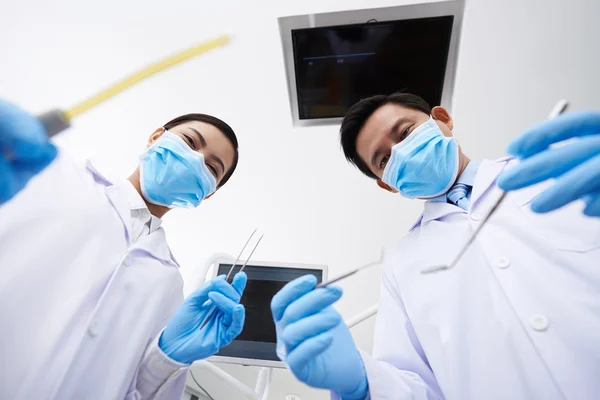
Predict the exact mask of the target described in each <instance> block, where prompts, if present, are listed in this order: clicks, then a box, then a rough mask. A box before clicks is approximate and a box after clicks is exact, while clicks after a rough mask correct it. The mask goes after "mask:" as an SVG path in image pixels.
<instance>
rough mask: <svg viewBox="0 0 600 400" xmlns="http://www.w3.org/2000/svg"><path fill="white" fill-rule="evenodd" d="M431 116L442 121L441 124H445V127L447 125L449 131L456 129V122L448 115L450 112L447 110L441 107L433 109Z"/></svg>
mask: <svg viewBox="0 0 600 400" xmlns="http://www.w3.org/2000/svg"><path fill="white" fill-rule="evenodd" d="M431 116H432V117H433V119H436V120H438V121H440V122H441V123H443V124H444V125H446V126H447V127H448V129H450V130H452V129H454V121H453V120H452V117H451V116H450V114H449V113H448V110H446V109H445V108H444V107H440V106H436V107H433V108H432V109H431Z"/></svg>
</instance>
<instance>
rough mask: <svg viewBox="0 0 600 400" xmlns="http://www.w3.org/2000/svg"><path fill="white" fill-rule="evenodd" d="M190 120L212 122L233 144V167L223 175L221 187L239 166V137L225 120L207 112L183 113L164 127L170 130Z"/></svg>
mask: <svg viewBox="0 0 600 400" xmlns="http://www.w3.org/2000/svg"><path fill="white" fill-rule="evenodd" d="M190 121H200V122H206V123H207V124H211V125H212V126H214V127H215V128H217V129H218V130H220V131H221V132H222V133H223V135H225V137H226V138H227V140H229V142H230V143H231V145H232V146H233V163H232V164H231V168H229V171H225V175H223V179H221V182H220V183H219V187H221V186H223V185H224V184H225V183H226V182H227V181H228V180H229V178H231V175H233V172H234V171H235V168H236V167H237V164H238V158H239V152H238V140H237V137H236V136H235V132H234V131H233V129H231V127H230V126H229V125H227V124H226V123H225V122H224V121H222V120H220V119H219V118H217V117H213V116H212V115H206V114H186V115H182V116H180V117H177V118H175V119H173V120H171V121H169V122H167V123H166V124H164V125H163V128H165V129H166V130H169V129H172V128H174V127H176V126H177V125H181V124H183V123H185V122H190Z"/></svg>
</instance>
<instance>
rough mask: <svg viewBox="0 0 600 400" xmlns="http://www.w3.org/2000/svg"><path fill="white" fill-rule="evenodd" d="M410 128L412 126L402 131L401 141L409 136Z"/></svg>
mask: <svg viewBox="0 0 600 400" xmlns="http://www.w3.org/2000/svg"><path fill="white" fill-rule="evenodd" d="M410 128H412V125H411V126H408V127H406V128H405V129H404V130H403V131H402V135H400V141H403V140H404V139H406V138H407V137H408V134H409V133H410Z"/></svg>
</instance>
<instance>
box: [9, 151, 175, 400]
mask: <svg viewBox="0 0 600 400" xmlns="http://www.w3.org/2000/svg"><path fill="white" fill-rule="evenodd" d="M130 229H131V215H130V208H129V205H128V203H127V199H126V196H125V195H124V194H123V193H121V192H120V191H119V187H118V186H115V185H111V183H110V182H108V181H107V180H106V179H105V178H103V177H102V176H101V175H100V174H99V173H98V172H97V171H96V170H95V169H94V168H93V167H91V166H88V168H87V169H86V168H82V167H80V166H78V165H76V164H75V163H74V162H72V161H71V160H70V159H69V158H68V157H66V156H65V155H63V154H60V155H59V157H58V158H57V159H56V160H55V161H54V162H53V163H52V164H51V165H50V166H49V167H48V168H47V169H46V170H45V171H43V172H42V173H41V174H40V175H39V176H37V177H36V178H34V179H33V180H32V181H31V182H30V184H29V185H28V187H27V188H26V189H25V190H23V191H22V192H21V193H20V194H18V195H17V196H16V197H15V198H14V199H13V200H11V201H10V202H9V203H7V204H5V205H4V206H3V207H0V266H1V269H2V274H0V323H1V324H2V328H1V329H0V360H1V364H0V377H1V378H0V379H1V382H0V398H2V399H33V398H40V399H61V400H63V399H103V400H104V399H123V398H126V399H140V398H164V399H176V398H180V397H181V394H182V392H183V388H184V385H185V377H186V368H185V367H186V366H185V365H182V364H178V363H176V362H174V361H172V360H170V359H169V358H168V357H166V356H165V355H164V354H163V353H162V352H161V351H160V350H159V349H158V347H157V346H156V337H157V335H158V334H159V333H160V332H161V329H162V328H163V327H164V326H165V324H166V322H167V321H168V319H169V318H170V316H171V315H172V314H173V313H174V311H175V309H176V308H177V306H178V305H179V304H180V303H181V301H182V297H183V295H182V287H183V281H182V278H181V275H180V273H179V268H178V265H177V263H176V262H175V260H174V258H173V257H172V255H171V252H170V250H169V248H168V246H167V243H166V240H165V233H164V230H163V229H162V228H159V229H157V230H155V231H153V232H152V233H150V234H149V235H147V236H144V237H141V238H140V239H139V240H138V241H137V242H136V243H135V244H134V245H133V246H130V245H129V243H130V239H129V235H130Z"/></svg>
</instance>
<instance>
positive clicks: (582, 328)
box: [362, 159, 600, 400]
mask: <svg viewBox="0 0 600 400" xmlns="http://www.w3.org/2000/svg"><path fill="white" fill-rule="evenodd" d="M511 162H514V161H511V160H510V159H502V160H498V161H483V162H482V163H481V166H480V167H479V170H478V171H477V175H476V179H475V182H474V186H473V190H472V195H471V202H470V207H469V209H468V210H467V211H465V210H463V209H461V208H459V207H457V206H455V205H452V204H448V203H447V202H435V201H428V202H426V203H425V205H424V211H423V214H422V216H421V217H420V218H419V220H418V221H417V223H416V224H415V226H414V227H413V228H412V229H411V232H410V233H409V235H408V236H407V237H406V238H405V239H404V240H402V242H401V243H400V244H399V245H397V246H394V247H392V248H391V249H388V252H387V254H386V261H385V268H384V272H383V276H382V286H381V299H380V307H379V313H378V316H377V322H376V328H375V343H374V351H373V356H372V357H371V356H369V355H367V354H364V353H362V357H363V360H364V362H365V368H366V372H367V376H368V381H369V394H370V398H371V399H374V400H380V399H386V400H387V399H442V398H446V399H457V400H468V399H486V400H494V399H498V400H508V399H510V400H519V399H522V400H531V399H543V400H552V399H576V400H586V399H597V398H599V396H600V378H599V377H600V220H599V219H593V218H589V217H586V216H585V215H583V214H582V209H583V206H582V204H581V203H573V204H571V205H569V206H566V207H563V208H561V209H559V210H556V211H554V212H551V213H548V214H535V213H533V212H532V211H531V210H530V209H529V203H530V202H531V200H532V199H533V198H534V197H535V196H536V195H537V194H539V193H540V192H541V190H542V189H543V188H544V187H547V185H548V184H549V183H544V184H541V185H537V186H535V187H530V188H525V189H522V190H520V191H516V192H511V193H509V194H508V196H507V197H506V199H505V201H504V203H503V204H502V206H501V207H500V208H499V209H498V210H497V211H496V214H494V216H493V217H492V219H491V220H490V221H489V222H488V224H487V225H486V227H485V228H484V229H483V230H482V231H481V233H480V234H479V236H478V238H477V240H476V241H475V243H473V245H472V246H471V247H470V249H469V250H468V251H467V253H466V254H465V255H464V257H463V258H462V259H461V261H460V262H459V263H458V265H456V267H454V268H452V269H447V270H441V271H437V272H433V273H425V271H426V270H427V267H428V266H432V265H438V264H449V263H450V262H451V261H452V260H453V258H454V257H455V256H456V254H457V252H458V251H459V249H460V248H461V247H462V246H463V245H464V243H465V242H466V240H467V239H468V238H469V237H470V236H471V234H472V233H473V231H474V229H475V228H476V227H477V226H478V225H479V223H480V222H481V220H482V219H483V217H484V216H485V215H487V213H488V212H489V210H490V208H491V207H492V205H493V204H494V202H495V201H496V200H497V199H498V197H499V196H500V194H501V191H500V190H499V189H498V188H497V187H496V184H495V181H496V178H497V176H498V175H499V173H500V172H501V171H502V170H503V169H504V168H506V167H507V166H508V165H509V164H510V163H511Z"/></svg>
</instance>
